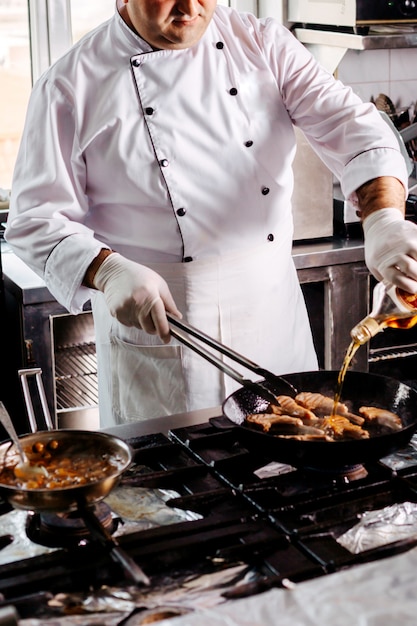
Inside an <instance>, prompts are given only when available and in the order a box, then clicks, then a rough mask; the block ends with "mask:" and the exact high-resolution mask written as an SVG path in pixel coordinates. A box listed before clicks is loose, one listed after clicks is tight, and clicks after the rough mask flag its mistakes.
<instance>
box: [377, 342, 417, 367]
mask: <svg viewBox="0 0 417 626" xmlns="http://www.w3.org/2000/svg"><path fill="white" fill-rule="evenodd" d="M411 356H417V343H410V344H407V345H405V346H395V347H391V348H374V349H371V350H370V351H369V359H368V361H369V363H377V362H379V361H388V360H391V359H403V358H406V357H411Z"/></svg>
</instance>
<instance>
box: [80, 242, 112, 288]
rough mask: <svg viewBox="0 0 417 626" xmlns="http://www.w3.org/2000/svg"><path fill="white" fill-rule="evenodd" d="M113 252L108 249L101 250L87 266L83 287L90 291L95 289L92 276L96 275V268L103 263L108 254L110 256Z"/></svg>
mask: <svg viewBox="0 0 417 626" xmlns="http://www.w3.org/2000/svg"><path fill="white" fill-rule="evenodd" d="M112 252H113V250H110V249H109V248H102V249H101V250H100V252H99V253H98V255H97V256H96V258H95V259H94V260H93V261H92V263H91V264H90V265H89V267H88V269H87V271H86V273H85V276H84V280H83V285H84V287H89V288H90V289H95V286H94V276H95V275H96V273H97V270H98V268H99V267H100V265H101V264H102V263H103V261H104V259H106V258H107V257H108V256H109V254H111V253H112Z"/></svg>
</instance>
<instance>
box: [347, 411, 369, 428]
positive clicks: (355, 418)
mask: <svg viewBox="0 0 417 626" xmlns="http://www.w3.org/2000/svg"><path fill="white" fill-rule="evenodd" d="M343 417H347V419H348V420H349V422H352V424H356V425H357V426H362V425H363V424H364V423H365V418H364V417H361V416H360V415H356V413H351V412H350V411H349V412H348V413H346V414H343Z"/></svg>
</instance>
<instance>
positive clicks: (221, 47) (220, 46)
mask: <svg viewBox="0 0 417 626" xmlns="http://www.w3.org/2000/svg"><path fill="white" fill-rule="evenodd" d="M216 48H217V50H222V49H223V48H224V43H223V42H222V41H218V42H217V43H216Z"/></svg>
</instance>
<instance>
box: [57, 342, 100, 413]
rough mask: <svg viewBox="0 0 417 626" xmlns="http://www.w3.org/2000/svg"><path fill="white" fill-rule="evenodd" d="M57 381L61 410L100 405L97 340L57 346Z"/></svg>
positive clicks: (58, 400) (58, 407)
mask: <svg viewBox="0 0 417 626" xmlns="http://www.w3.org/2000/svg"><path fill="white" fill-rule="evenodd" d="M55 384H56V403H57V409H58V410H65V409H74V408H86V407H96V406H97V405H98V384H97V357H96V346H95V342H89V343H82V344H75V345H66V346H58V347H57V348H56V350H55Z"/></svg>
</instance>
